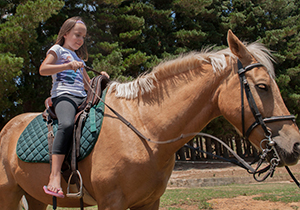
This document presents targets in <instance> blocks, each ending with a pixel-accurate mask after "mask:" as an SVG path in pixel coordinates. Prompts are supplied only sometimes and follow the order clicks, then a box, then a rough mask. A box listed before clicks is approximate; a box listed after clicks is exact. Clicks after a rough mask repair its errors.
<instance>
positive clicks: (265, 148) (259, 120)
mask: <svg viewBox="0 0 300 210" xmlns="http://www.w3.org/2000/svg"><path fill="white" fill-rule="evenodd" d="M237 63H238V74H239V78H240V85H241V115H242V131H243V136H244V137H245V139H248V137H249V136H250V134H251V132H252V131H253V129H254V128H256V127H257V126H258V125H260V126H261V127H262V129H263V130H264V135H265V139H263V140H262V141H261V142H260V147H261V150H262V154H261V155H260V159H259V160H258V163H257V168H256V169H255V171H254V172H253V171H252V172H249V171H248V172H249V173H252V174H253V176H254V179H255V180H257V181H264V180H265V179H266V178H267V177H268V176H271V177H272V176H273V173H274V171H275V168H276V166H278V164H279V162H280V157H279V154H278V152H277V150H276V148H275V146H276V143H275V141H273V139H272V132H271V130H270V129H268V128H267V125H266V123H270V122H275V121H284V120H292V121H293V122H295V116H294V115H282V116H272V117H268V118H263V117H262V115H261V113H260V112H259V110H258V108H257V105H256V103H255V100H254V98H253V94H252V92H251V89H250V86H249V83H248V81H247V79H246V75H245V73H246V72H247V71H250V70H252V69H254V68H256V67H263V66H264V65H263V64H261V63H254V64H250V65H248V66H246V67H245V68H243V65H242V63H241V62H240V60H239V59H238V60H237ZM244 92H245V94H246V98H247V101H248V104H249V107H250V109H251V112H252V114H253V116H254V118H255V122H254V123H253V124H252V125H250V127H249V128H248V129H247V131H246V132H245V114H244ZM270 152H273V157H272V158H271V160H270V161H269V162H270V165H269V166H267V167H265V168H264V169H261V170H258V169H259V167H260V166H261V164H262V163H263V161H264V160H265V159H266V157H267V155H268V153H270ZM286 167H287V166H286ZM287 170H288V172H289V169H288V168H287ZM265 172H267V173H266V175H265V176H264V177H263V178H262V179H258V177H256V175H258V176H259V175H260V174H262V173H265ZM289 173H290V172H289Z"/></svg>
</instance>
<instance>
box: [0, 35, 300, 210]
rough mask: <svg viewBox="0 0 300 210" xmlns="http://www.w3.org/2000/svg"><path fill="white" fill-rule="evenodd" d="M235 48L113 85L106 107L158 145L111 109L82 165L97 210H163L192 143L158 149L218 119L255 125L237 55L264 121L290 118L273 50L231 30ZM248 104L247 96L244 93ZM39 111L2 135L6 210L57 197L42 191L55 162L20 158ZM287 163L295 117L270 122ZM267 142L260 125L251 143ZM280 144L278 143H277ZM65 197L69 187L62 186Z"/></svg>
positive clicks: (0, 204)
mask: <svg viewBox="0 0 300 210" xmlns="http://www.w3.org/2000/svg"><path fill="white" fill-rule="evenodd" d="M227 39H228V43H229V48H228V49H225V50H221V51H217V52H213V51H210V52H209V51H208V50H206V51H205V50H204V51H202V52H200V53H197V52H193V53H190V54H187V55H185V56H182V57H179V58H177V59H175V60H170V61H165V62H163V63H161V64H159V65H158V66H157V67H155V68H154V69H153V70H152V72H150V73H148V74H147V75H142V76H141V77H139V78H137V79H136V80H135V81H132V82H129V83H124V84H119V83H116V82H113V83H112V84H110V86H109V89H108V93H107V95H106V101H105V102H106V103H107V104H109V105H110V106H111V107H112V108H113V109H114V110H116V111H117V112H118V113H120V114H121V115H122V116H123V117H124V118H125V119H127V120H128V121H129V122H131V123H132V124H133V125H134V126H135V127H136V129H137V130H139V131H140V132H141V133H142V134H143V135H144V136H146V137H147V138H149V139H151V140H152V141H153V142H148V141H145V140H144V139H142V138H141V137H139V136H138V135H137V134H136V133H135V132H133V131H132V130H131V129H130V128H129V127H128V126H127V125H125V124H124V123H123V122H121V121H120V119H119V118H118V117H116V115H115V114H114V113H113V112H111V111H110V110H108V109H106V110H105V115H104V120H103V124H102V130H101V132H100V135H99V137H98V141H97V143H96V145H95V147H94V149H93V151H92V152H91V154H90V155H89V156H88V157H86V158H85V159H84V160H82V161H80V162H79V163H78V164H79V166H78V167H79V170H80V171H81V175H82V177H83V181H84V186H85V188H86V189H87V191H88V192H89V194H90V195H91V196H92V197H93V198H94V199H95V200H96V201H97V204H98V209H101V210H103V209H105V210H120V209H123V210H125V209H128V208H130V209H139V210H157V209H158V208H159V201H160V197H161V196H162V194H163V193H164V191H165V189H166V185H167V182H168V179H169V177H170V175H171V173H172V169H173V167H174V162H175V158H174V154H175V152H176V151H177V150H178V149H179V148H181V147H182V146H183V145H184V144H185V143H186V142H188V141H189V140H190V138H181V139H180V140H178V141H176V142H173V143H168V144H158V143H154V141H155V142H160V143H162V142H164V141H167V140H169V139H174V138H176V137H178V136H180V135H181V134H186V133H193V132H199V131H200V130H201V129H203V128H204V127H205V126H206V124H207V123H209V122H210V121H211V120H212V119H213V118H215V117H217V116H219V115H223V116H224V117H225V118H226V119H227V120H228V121H229V122H230V123H231V124H232V125H233V126H235V127H236V129H237V130H238V131H240V132H241V133H242V130H243V125H244V127H245V128H248V127H250V126H251V124H252V123H253V122H254V121H255V118H254V117H253V115H252V112H251V109H250V108H249V105H248V103H247V102H246V103H245V105H244V106H245V108H244V111H243V113H244V120H243V121H244V123H243V122H242V118H241V112H242V111H241V110H242V109H241V95H240V94H241V87H240V80H239V75H238V74H237V71H238V67H237V62H238V61H237V58H238V59H239V60H240V61H241V63H242V65H243V66H244V67H246V66H248V65H250V64H254V63H261V64H263V65H264V66H259V65H258V66H254V67H253V68H252V70H251V71H247V72H246V73H245V76H246V78H247V80H248V83H249V87H250V90H251V92H252V94H253V98H254V100H255V102H256V105H257V107H258V110H259V112H260V113H261V114H262V117H264V118H268V117H272V116H287V115H289V111H288V110H287V108H286V106H285V104H284V102H283V100H282V98H281V95H280V92H279V89H278V87H277V85H276V83H275V81H274V70H273V66H272V62H271V61H272V59H271V58H270V56H269V51H268V50H267V49H266V48H264V47H263V46H262V45H260V44H258V43H254V44H250V45H248V47H246V46H245V45H244V44H243V43H242V42H241V41H240V40H239V39H238V38H237V37H236V36H235V35H234V34H233V33H232V32H231V31H229V32H228V38H227ZM244 98H245V101H246V96H245V95H244ZM38 114H40V113H27V114H22V115H19V116H17V117H15V118H14V119H12V120H11V121H10V122H9V123H7V125H6V126H5V127H4V128H3V130H2V131H1V134H0V140H1V143H0V149H1V150H0V209H1V210H12V209H16V208H17V206H18V203H19V201H20V199H21V197H22V195H25V196H26V198H27V200H28V205H29V208H30V209H34V210H37V209H46V206H47V204H51V203H52V197H51V196H49V195H46V194H45V193H44V192H43V189H42V187H43V185H45V184H47V182H48V176H49V170H50V169H49V165H48V164H45V163H26V162H22V161H21V160H19V159H18V157H17V155H16V151H15V150H16V144H17V140H18V138H19V136H20V134H21V133H22V131H23V130H24V129H25V127H26V126H27V125H28V123H29V122H30V121H31V120H32V119H33V118H34V117H36V116H37V115H38ZM266 124H267V129H268V130H270V131H271V135H272V136H271V137H272V140H273V141H274V142H275V148H276V151H277V153H278V155H279V157H280V165H282V166H284V165H292V164H296V163H297V161H298V158H299V154H300V148H299V143H300V135H299V130H298V128H297V126H296V125H295V124H294V122H293V121H292V120H290V119H286V120H280V121H272V122H268V123H266ZM263 139H265V131H264V130H263V129H262V127H261V126H257V127H255V128H254V129H253V130H252V132H251V133H250V135H249V140H250V141H251V142H252V144H253V145H255V146H256V147H257V148H258V149H260V148H261V145H260V144H261V141H262V140H263ZM274 142H273V143H274ZM62 187H63V190H64V192H66V183H65V182H63V183H62ZM78 204H79V202H74V200H73V199H69V198H64V199H58V206H65V207H76V206H77V205H78Z"/></svg>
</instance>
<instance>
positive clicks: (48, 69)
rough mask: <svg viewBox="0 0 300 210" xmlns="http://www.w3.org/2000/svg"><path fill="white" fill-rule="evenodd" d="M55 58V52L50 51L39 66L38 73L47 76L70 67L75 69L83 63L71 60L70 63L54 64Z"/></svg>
mask: <svg viewBox="0 0 300 210" xmlns="http://www.w3.org/2000/svg"><path fill="white" fill-rule="evenodd" d="M56 60H57V55H56V54H55V52H53V51H50V52H49V53H48V55H47V57H46V58H45V60H44V61H43V63H42V65H41V66H40V75H42V76H49V75H52V74H56V73H59V72H61V71H64V70H68V69H72V70H74V71H76V70H77V69H79V68H81V67H83V66H84V65H83V63H82V62H79V61H72V62H70V63H65V64H59V65H58V64H55V62H56Z"/></svg>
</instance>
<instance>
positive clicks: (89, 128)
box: [16, 91, 106, 163]
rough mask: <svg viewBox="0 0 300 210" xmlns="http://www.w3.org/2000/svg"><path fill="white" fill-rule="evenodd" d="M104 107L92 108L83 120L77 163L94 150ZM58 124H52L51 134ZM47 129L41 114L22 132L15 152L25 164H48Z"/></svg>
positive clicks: (99, 105)
mask: <svg viewBox="0 0 300 210" xmlns="http://www.w3.org/2000/svg"><path fill="white" fill-rule="evenodd" d="M105 95H106V91H104V92H103V93H102V100H104V99H105ZM104 108H105V105H104V103H103V102H101V101H100V102H99V103H98V105H95V106H93V107H92V108H91V109H90V112H89V114H88V116H87V118H86V120H85V123H84V126H83V128H82V135H81V138H80V156H79V158H78V161H80V160H83V159H84V158H85V157H86V156H88V155H89V154H90V152H91V151H92V149H93V148H94V146H95V144H96V142H97V139H98V136H99V133H100V130H101V126H102V121H103V115H104ZM57 127H58V122H57V120H54V122H53V133H54V135H55V134H56V132H57ZM47 134H48V128H47V122H46V121H45V120H44V119H43V116H42V114H40V115H38V116H37V117H35V118H34V119H33V120H32V121H31V122H30V123H29V125H28V126H27V127H26V128H25V129H24V131H23V132H22V134H21V136H20V138H19V140H18V143H17V148H16V152H17V155H18V157H19V158H20V159H21V160H22V161H25V162H34V163H49V149H48V138H47Z"/></svg>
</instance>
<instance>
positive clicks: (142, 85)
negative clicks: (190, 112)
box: [108, 42, 275, 99]
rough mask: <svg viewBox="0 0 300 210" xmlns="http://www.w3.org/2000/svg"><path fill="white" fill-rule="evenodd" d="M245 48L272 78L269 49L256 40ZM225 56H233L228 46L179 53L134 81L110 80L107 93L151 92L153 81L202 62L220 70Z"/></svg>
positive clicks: (131, 95)
mask: <svg viewBox="0 0 300 210" xmlns="http://www.w3.org/2000/svg"><path fill="white" fill-rule="evenodd" d="M245 45H246V44H245ZM247 49H248V50H249V52H250V53H251V54H252V55H253V56H254V57H255V58H256V59H257V61H258V62H260V63H261V64H263V65H264V66H265V67H266V68H267V69H268V71H269V74H270V75H271V76H272V77H273V78H274V77H275V74H274V67H273V63H272V62H274V59H273V57H272V55H271V52H270V50H269V49H267V48H266V47H265V46H264V45H263V44H260V43H258V42H254V43H252V44H249V45H247ZM226 56H230V57H234V55H233V54H232V53H231V51H230V49H229V48H227V49H224V50H220V51H214V50H211V48H205V49H203V50H201V52H195V51H193V52H190V53H188V54H185V55H180V56H179V57H178V58H176V59H173V60H165V61H163V62H161V63H160V64H158V65H157V66H156V67H154V68H153V70H152V71H151V72H150V73H148V74H142V75H141V76H139V77H138V78H137V79H135V80H134V81H131V82H127V83H119V82H112V83H111V84H110V86H109V90H108V93H112V92H115V95H116V97H120V98H126V99H134V98H136V97H137V96H138V94H139V92H140V93H141V94H144V93H149V92H151V91H152V89H154V88H155V85H154V82H155V81H159V80H161V79H163V78H166V77H170V76H173V75H177V74H180V73H182V72H185V71H188V70H192V69H195V68H197V67H199V66H200V65H201V64H202V63H210V64H211V65H212V68H213V71H214V72H217V71H222V70H224V69H225V68H226V67H227V61H226Z"/></svg>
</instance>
